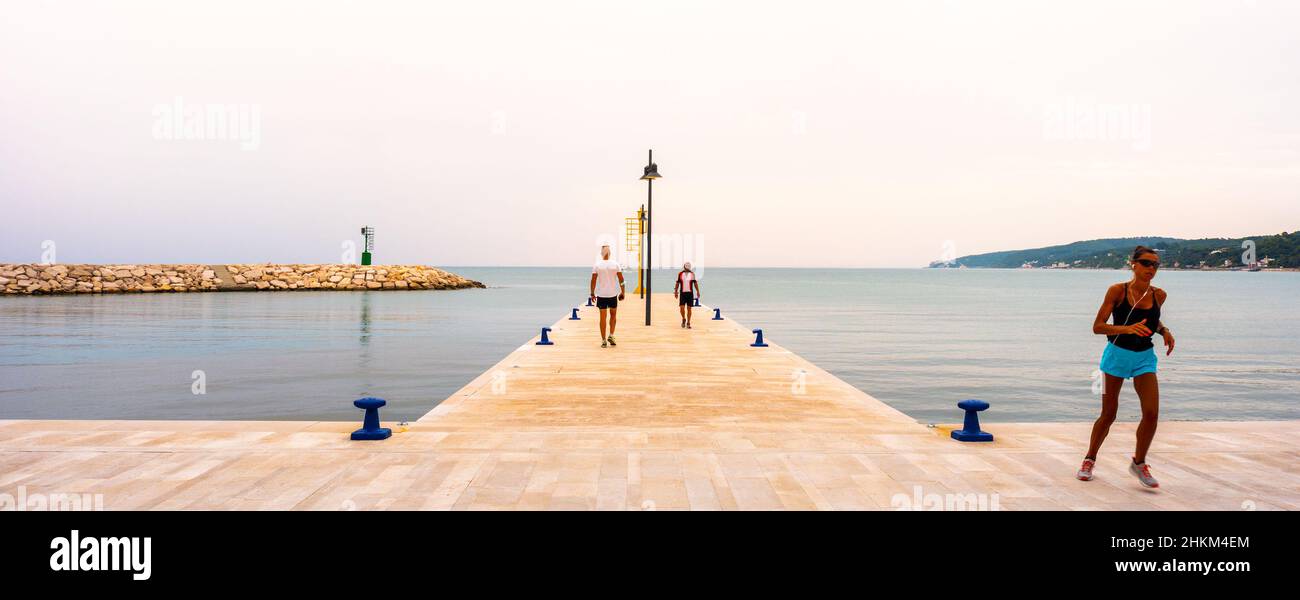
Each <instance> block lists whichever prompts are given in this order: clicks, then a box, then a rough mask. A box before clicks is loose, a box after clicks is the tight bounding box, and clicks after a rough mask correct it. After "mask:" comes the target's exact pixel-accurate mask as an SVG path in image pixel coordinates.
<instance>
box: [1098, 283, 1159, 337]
mask: <svg viewBox="0 0 1300 600" xmlns="http://www.w3.org/2000/svg"><path fill="white" fill-rule="evenodd" d="M1123 293H1124V286H1122V285H1120V284H1115V285H1112V286H1110V289H1108V290H1106V298H1105V299H1104V300H1102V301H1101V308H1099V309H1097V318H1095V319H1093V321H1092V332H1093V333H1096V334H1098V335H1123V334H1126V333H1132V334H1137V335H1144V336H1145V335H1151V329H1150V328H1148V327H1147V326H1146V319H1142V321H1140V322H1138V323H1134V324H1131V325H1107V324H1106V320H1107V319H1110V314H1111V312H1112V311H1114V310H1115V304H1116V303H1118V302H1119V297H1120V295H1121V294H1123Z"/></svg>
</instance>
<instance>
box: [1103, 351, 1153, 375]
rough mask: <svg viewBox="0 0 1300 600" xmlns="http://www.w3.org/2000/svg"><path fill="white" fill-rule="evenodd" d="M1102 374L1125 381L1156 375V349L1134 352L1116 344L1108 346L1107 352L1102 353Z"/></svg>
mask: <svg viewBox="0 0 1300 600" xmlns="http://www.w3.org/2000/svg"><path fill="white" fill-rule="evenodd" d="M1101 372H1102V373H1105V374H1107V375H1114V376H1115V377H1122V378H1124V379H1132V378H1134V377H1137V376H1138V375H1143V374H1146V373H1155V372H1156V349H1155V348H1147V349H1146V350H1143V351H1141V352H1134V351H1132V350H1125V349H1123V348H1120V347H1119V346H1116V345H1115V344H1106V350H1105V351H1103V352H1102V353H1101Z"/></svg>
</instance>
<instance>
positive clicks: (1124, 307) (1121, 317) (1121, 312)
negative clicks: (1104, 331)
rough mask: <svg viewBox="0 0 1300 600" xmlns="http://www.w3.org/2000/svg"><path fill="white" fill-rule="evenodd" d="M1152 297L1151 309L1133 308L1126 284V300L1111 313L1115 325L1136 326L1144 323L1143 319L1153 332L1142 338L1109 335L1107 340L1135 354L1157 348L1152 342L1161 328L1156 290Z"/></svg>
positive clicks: (1127, 335)
mask: <svg viewBox="0 0 1300 600" xmlns="http://www.w3.org/2000/svg"><path fill="white" fill-rule="evenodd" d="M1151 296H1152V297H1151V308H1133V306H1132V305H1131V304H1129V303H1128V284H1127V283H1126V284H1124V299H1123V300H1120V302H1119V304H1117V305H1115V310H1113V311H1111V313H1110V314H1111V317H1112V318H1113V319H1114V320H1113V321H1112V322H1113V323H1114V324H1115V325H1120V326H1123V325H1136V324H1138V323H1142V319H1146V320H1147V322H1146V323H1143V325H1146V326H1147V328H1148V329H1150V330H1151V331H1152V334H1151V335H1149V336H1140V335H1137V334H1133V333H1126V334H1123V335H1108V336H1106V339H1108V340H1110V341H1111V342H1112V343H1114V344H1115V345H1116V346H1119V347H1120V348H1123V349H1125V350H1132V351H1134V352H1142V351H1144V350H1149V349H1151V348H1153V347H1155V343H1154V342H1152V341H1151V338H1153V337H1155V333H1154V332H1155V330H1156V329H1158V328H1159V327H1160V303H1159V302H1157V301H1156V299H1155V290H1154V289H1152V290H1151ZM1141 303H1142V301H1141V300H1138V304H1141ZM1130 310H1131V311H1133V314H1131V315H1130V314H1129V311H1130ZM1125 319H1128V321H1127V322H1125Z"/></svg>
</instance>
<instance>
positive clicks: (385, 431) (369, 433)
mask: <svg viewBox="0 0 1300 600" xmlns="http://www.w3.org/2000/svg"><path fill="white" fill-rule="evenodd" d="M385 404H388V402H387V401H386V400H384V399H383V398H362V399H360V400H354V401H353V402H352V405H353V406H356V407H357V408H362V409H365V411H366V416H365V418H363V419H362V420H361V429H358V430H356V431H353V432H352V439H354V440H386V439H388V438H389V437H390V436H392V435H393V430H392V429H389V428H387V427H380V426H379V407H381V406H383V405H385Z"/></svg>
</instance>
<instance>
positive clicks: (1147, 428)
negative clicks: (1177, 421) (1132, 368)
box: [1133, 373, 1160, 463]
mask: <svg viewBox="0 0 1300 600" xmlns="http://www.w3.org/2000/svg"><path fill="white" fill-rule="evenodd" d="M1133 387H1134V388H1135V389H1136V390H1137V394H1138V400H1139V401H1140V402H1141V403H1142V422H1141V423H1138V431H1137V450H1134V451H1133V460H1134V461H1137V462H1138V463H1144V462H1146V461H1147V449H1148V448H1150V447H1151V440H1153V439H1155V437H1156V421H1157V420H1159V418H1160V382H1159V380H1157V379H1156V374H1155V373H1143V374H1141V375H1138V376H1137V377H1134V378H1133Z"/></svg>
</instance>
